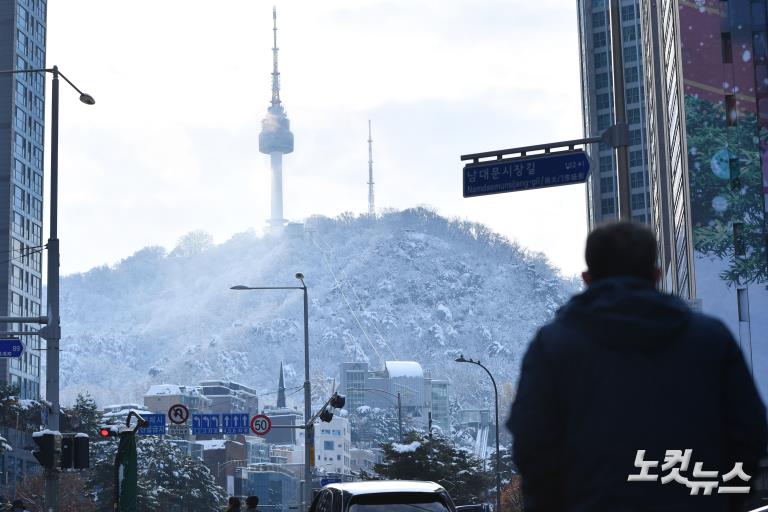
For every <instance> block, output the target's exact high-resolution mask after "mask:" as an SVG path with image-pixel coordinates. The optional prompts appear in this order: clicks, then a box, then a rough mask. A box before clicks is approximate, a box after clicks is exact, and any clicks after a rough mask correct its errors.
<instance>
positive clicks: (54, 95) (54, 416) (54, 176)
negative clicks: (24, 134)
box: [0, 66, 96, 511]
mask: <svg viewBox="0 0 768 512" xmlns="http://www.w3.org/2000/svg"><path fill="white" fill-rule="evenodd" d="M21 73H23V74H27V73H51V74H52V75H53V82H52V84H51V210H50V224H49V237H48V272H47V285H48V293H47V295H48V304H47V306H46V307H47V311H46V317H47V321H46V326H45V327H43V328H42V329H40V335H41V336H42V337H43V339H45V341H46V343H47V345H46V353H45V361H46V375H45V380H46V392H45V394H46V400H48V401H49V402H50V403H51V406H50V414H49V415H48V428H50V429H51V430H55V431H56V430H59V409H60V403H59V341H60V340H61V322H60V317H59V309H60V308H59V238H58V208H59V77H61V78H63V79H64V81H65V82H67V83H68V84H69V85H70V86H72V88H73V89H74V90H75V91H77V92H78V93H79V94H80V101H81V102H83V103H85V104H86V105H94V104H95V103H96V100H94V99H93V96H91V95H90V94H86V93H84V92H83V91H81V90H80V89H78V87H77V86H76V85H75V84H73V83H72V81H71V80H70V79H69V78H67V77H66V76H64V74H63V73H61V71H59V68H58V66H53V67H52V68H39V69H11V70H3V71H0V75H15V74H21ZM45 483H46V485H45V506H46V508H47V509H48V510H52V511H55V510H58V505H59V503H58V502H59V496H58V494H59V493H58V473H57V472H56V471H55V470H53V471H46V472H45Z"/></svg>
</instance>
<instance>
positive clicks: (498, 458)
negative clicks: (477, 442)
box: [456, 355, 501, 512]
mask: <svg viewBox="0 0 768 512" xmlns="http://www.w3.org/2000/svg"><path fill="white" fill-rule="evenodd" d="M456 362H457V363H472V364H475V365H477V366H479V367H480V368H482V369H483V370H485V373H487V374H488V376H489V377H490V378H491V383H492V384H493V395H494V398H495V403H496V510H495V511H494V512H501V452H500V451H499V390H498V388H497V387H496V379H494V378H493V375H492V374H491V372H490V370H488V368H486V367H485V366H483V365H482V364H481V363H480V361H475V360H473V359H465V358H464V356H463V355H462V356H459V357H458V358H457V359H456Z"/></svg>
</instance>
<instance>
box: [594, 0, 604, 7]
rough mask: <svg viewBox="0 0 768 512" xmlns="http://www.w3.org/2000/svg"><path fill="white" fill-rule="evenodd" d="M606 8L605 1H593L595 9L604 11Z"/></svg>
mask: <svg viewBox="0 0 768 512" xmlns="http://www.w3.org/2000/svg"><path fill="white" fill-rule="evenodd" d="M604 7H605V0H593V1H592V8H593V9H603V8H604Z"/></svg>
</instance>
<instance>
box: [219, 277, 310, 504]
mask: <svg viewBox="0 0 768 512" xmlns="http://www.w3.org/2000/svg"><path fill="white" fill-rule="evenodd" d="M294 277H296V279H298V280H299V281H300V282H301V286H244V285H242V284H240V285H237V286H232V287H231V288H230V289H231V290H302V291H303V292H304V421H306V422H308V421H309V418H311V417H312V403H311V402H312V392H311V388H310V383H309V300H308V298H307V285H306V283H305V282H304V274H302V273H301V272H296V275H295V276H294ZM313 439H314V435H313V433H312V426H311V425H309V424H307V428H306V430H305V432H304V482H305V484H304V503H305V506H309V503H310V502H311V501H312V469H311V463H312V460H311V458H310V455H311V454H310V453H309V445H310V441H311V440H313Z"/></svg>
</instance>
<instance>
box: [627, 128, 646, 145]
mask: <svg viewBox="0 0 768 512" xmlns="http://www.w3.org/2000/svg"><path fill="white" fill-rule="evenodd" d="M642 140H643V139H642V130H629V145H630V146H637V145H638V144H640V143H641V142H642Z"/></svg>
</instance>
